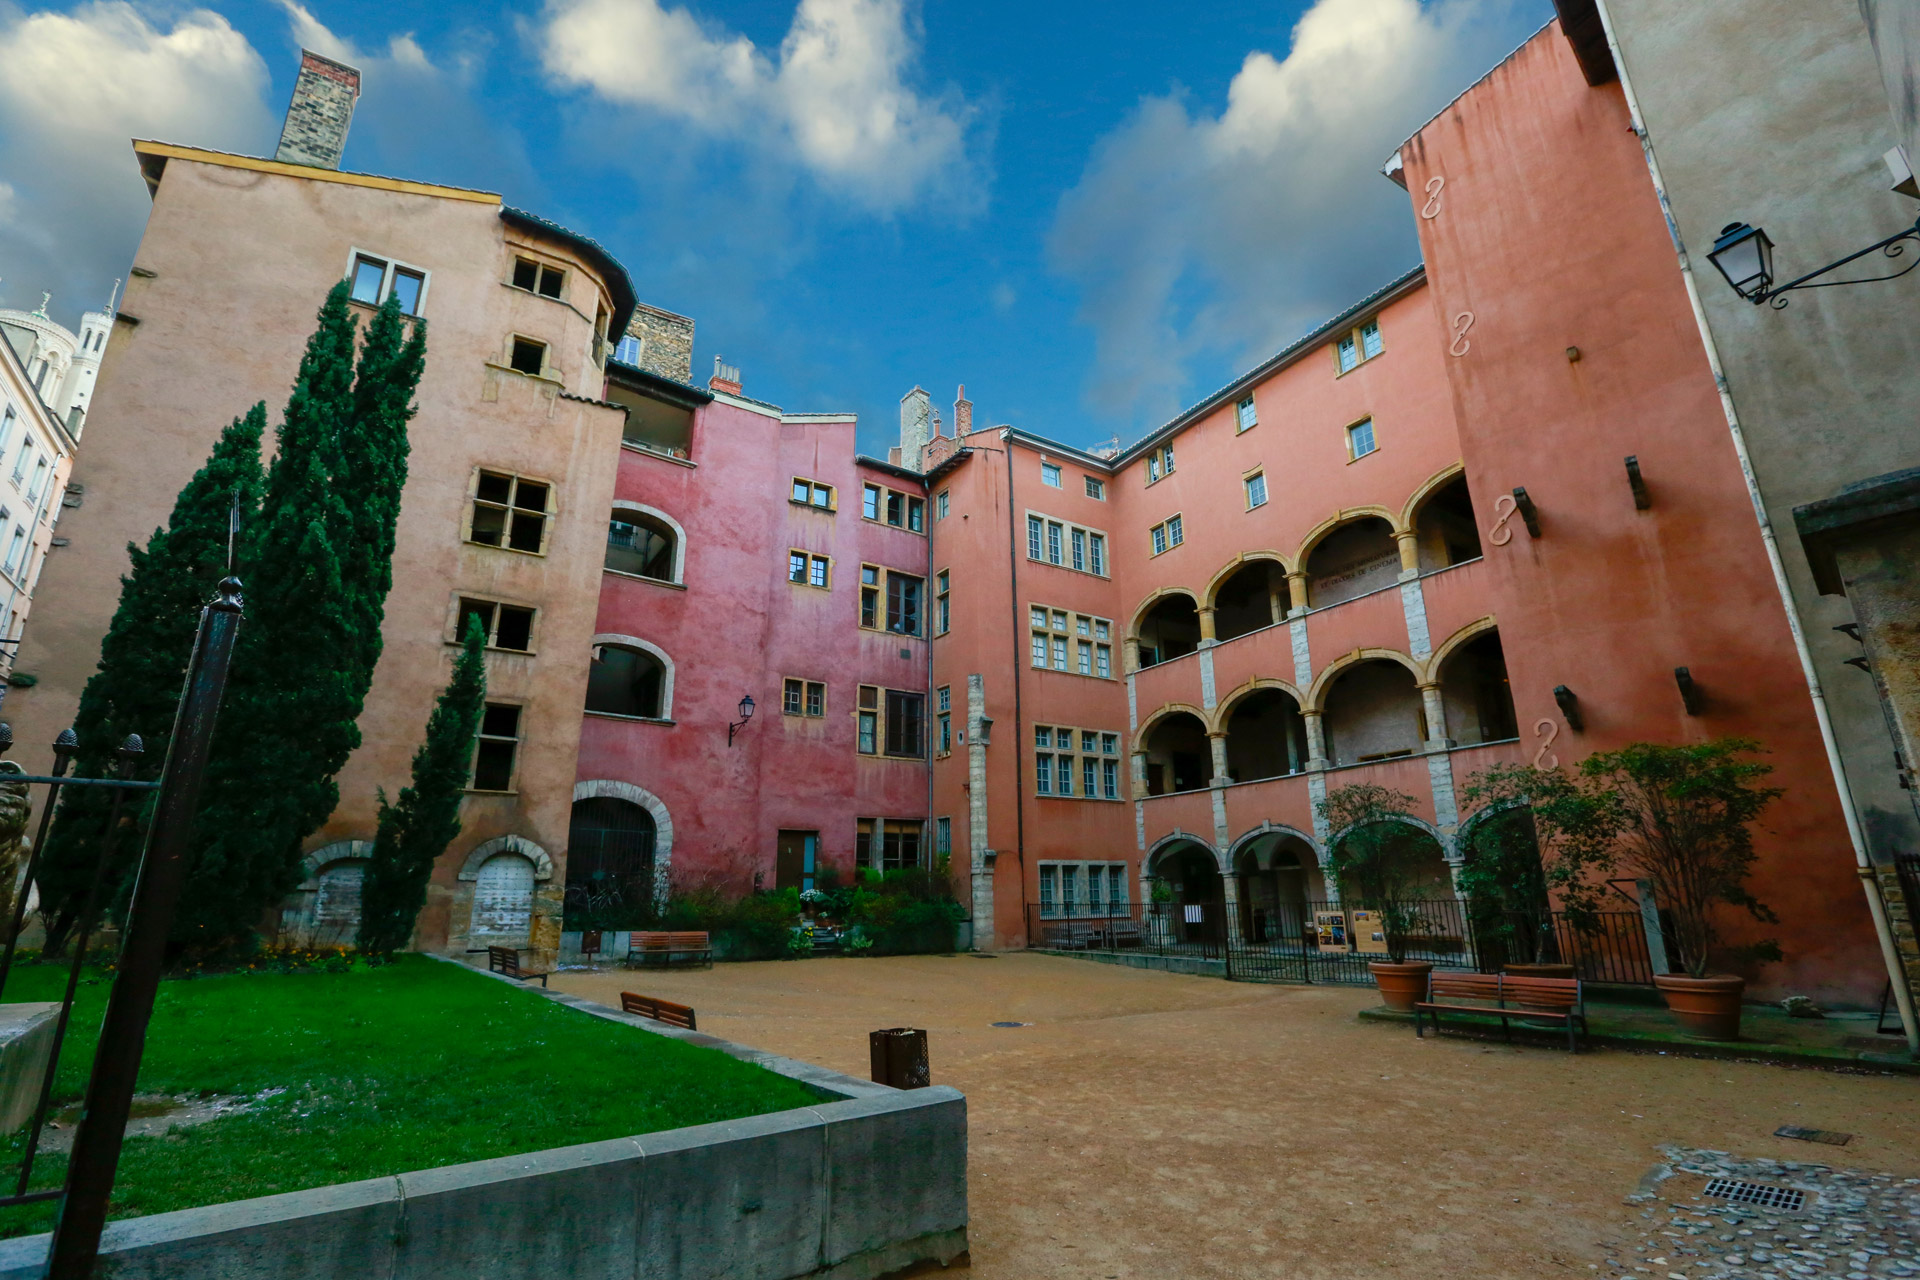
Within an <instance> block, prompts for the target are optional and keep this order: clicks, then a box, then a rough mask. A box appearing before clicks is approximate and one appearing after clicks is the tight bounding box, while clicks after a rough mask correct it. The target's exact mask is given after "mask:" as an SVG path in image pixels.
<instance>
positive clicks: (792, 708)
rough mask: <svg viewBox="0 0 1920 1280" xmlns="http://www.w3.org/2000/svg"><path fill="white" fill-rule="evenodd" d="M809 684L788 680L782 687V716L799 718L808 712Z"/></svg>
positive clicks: (802, 681)
mask: <svg viewBox="0 0 1920 1280" xmlns="http://www.w3.org/2000/svg"><path fill="white" fill-rule="evenodd" d="M806 699H807V682H806V681H804V680H793V679H788V680H787V681H785V682H784V683H783V684H782V685H781V695H780V714H781V715H783V716H797V715H800V714H802V713H803V712H804V711H805V710H806V705H807V702H806Z"/></svg>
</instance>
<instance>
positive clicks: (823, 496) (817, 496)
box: [787, 476, 833, 511]
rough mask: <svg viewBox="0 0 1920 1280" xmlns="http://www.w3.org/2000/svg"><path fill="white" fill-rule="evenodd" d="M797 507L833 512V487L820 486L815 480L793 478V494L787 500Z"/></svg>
mask: <svg viewBox="0 0 1920 1280" xmlns="http://www.w3.org/2000/svg"><path fill="white" fill-rule="evenodd" d="M787 501H789V502H791V503H793V504H794V505H795V506H797V507H812V508H814V509H815V510H818V511H831V510H833V486H832V485H830V484H821V483H820V482H819V481H817V480H808V479H805V478H803V477H800V476H795V477H794V480H793V493H792V495H791V496H790V497H789V498H788V499H787Z"/></svg>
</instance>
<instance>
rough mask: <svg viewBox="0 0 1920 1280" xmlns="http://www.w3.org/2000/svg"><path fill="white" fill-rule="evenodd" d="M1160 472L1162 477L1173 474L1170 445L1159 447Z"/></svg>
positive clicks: (1171, 448) (1171, 447)
mask: <svg viewBox="0 0 1920 1280" xmlns="http://www.w3.org/2000/svg"><path fill="white" fill-rule="evenodd" d="M1160 471H1161V473H1162V474H1163V475H1169V476H1170V475H1172V474H1173V446H1172V445H1170V444H1168V445H1162V446H1161V447H1160Z"/></svg>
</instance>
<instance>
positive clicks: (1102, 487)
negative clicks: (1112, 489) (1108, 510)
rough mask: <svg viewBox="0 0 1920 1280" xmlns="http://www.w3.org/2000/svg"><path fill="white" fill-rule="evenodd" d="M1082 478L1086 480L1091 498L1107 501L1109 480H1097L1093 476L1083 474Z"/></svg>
mask: <svg viewBox="0 0 1920 1280" xmlns="http://www.w3.org/2000/svg"><path fill="white" fill-rule="evenodd" d="M1080 478H1081V479H1082V480H1084V481H1086V484H1087V496H1088V497H1089V498H1093V499H1096V500H1098V501H1101V502H1105V501H1106V499H1107V482H1106V481H1104V480H1096V479H1094V478H1093V477H1092V476H1081V477H1080Z"/></svg>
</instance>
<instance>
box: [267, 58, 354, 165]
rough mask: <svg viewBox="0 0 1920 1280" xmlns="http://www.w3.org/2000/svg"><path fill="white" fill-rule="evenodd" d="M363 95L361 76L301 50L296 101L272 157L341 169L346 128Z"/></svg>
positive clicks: (345, 143) (293, 102)
mask: <svg viewBox="0 0 1920 1280" xmlns="http://www.w3.org/2000/svg"><path fill="white" fill-rule="evenodd" d="M359 96H360V73H359V72H358V71H356V70H354V69H353V68H352V67H349V66H347V65H345V64H344V63H339V62H335V61H333V60H332V59H331V58H323V57H321V56H320V55H319V54H317V53H310V52H308V51H307V50H305V49H302V50H301V51H300V77H299V79H297V80H295V81H294V82H293V101H292V103H290V104H289V105H288V107H287V122H286V124H285V125H284V126H282V127H281V130H280V146H279V149H278V150H276V151H275V152H274V153H273V158H274V159H275V160H278V161H280V162H282V163H283V164H306V165H312V166H314V167H315V168H317V169H338V168H339V167H340V153H341V152H342V151H344V150H346V146H347V128H348V126H349V125H351V124H352V123H353V104H354V101H355V99H357V98H359Z"/></svg>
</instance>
